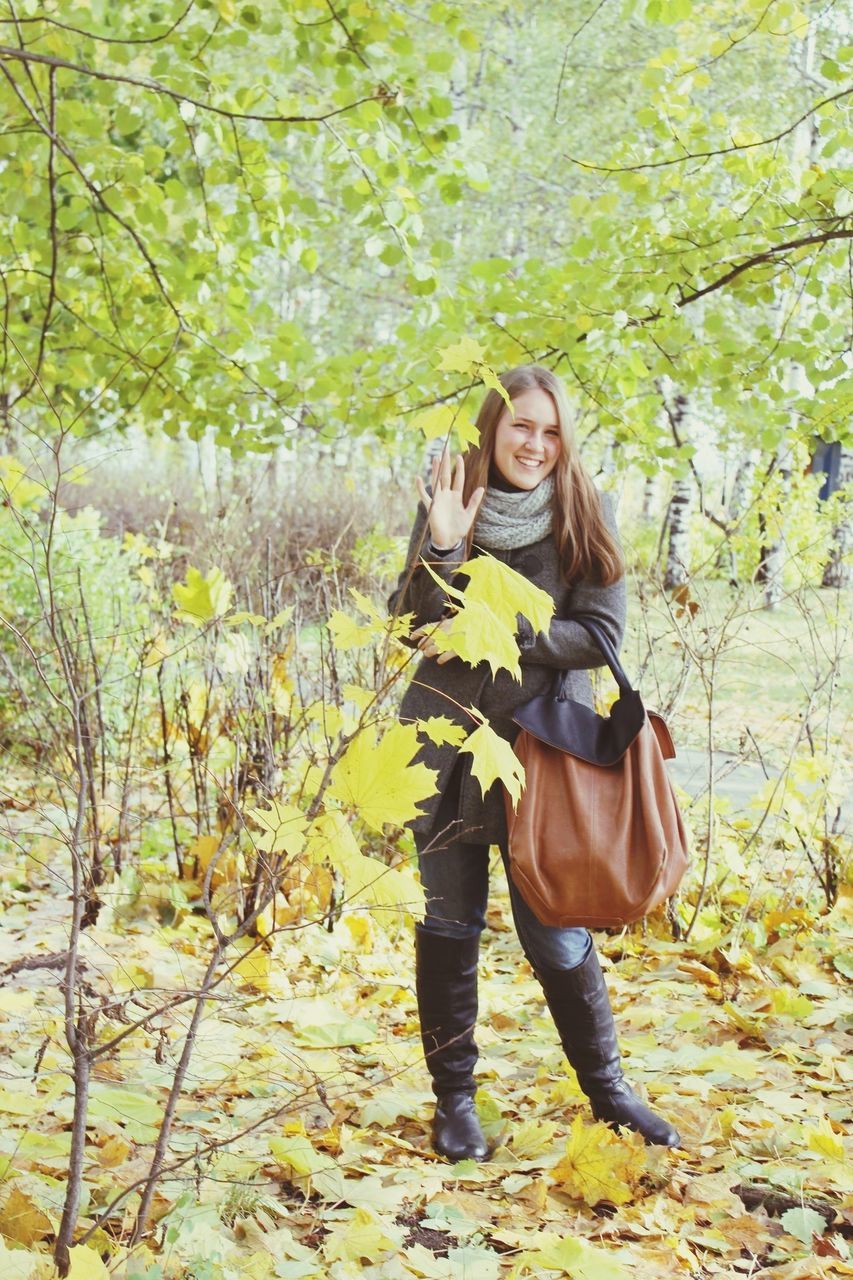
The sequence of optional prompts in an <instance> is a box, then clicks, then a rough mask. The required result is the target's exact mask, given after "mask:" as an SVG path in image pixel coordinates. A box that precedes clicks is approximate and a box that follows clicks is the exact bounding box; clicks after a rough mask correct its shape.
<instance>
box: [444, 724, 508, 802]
mask: <svg viewBox="0 0 853 1280" xmlns="http://www.w3.org/2000/svg"><path fill="white" fill-rule="evenodd" d="M459 750H460V751H470V753H471V756H472V763H471V772H472V773H473V775H474V777H475V778H476V779H477V781H478V782H479V784H480V788H481V790H482V792H483V795H485V794H486V792H487V791H488V789H489V787H490V786H491V785H492V783H493V782H496V781H497V780H498V779H500V781H501V782H502V783H503V784H504V786H505V787H506V789H507V791H508V792H509V794H510V796H511V798H512V803H513V806H515V805H517V804H518V801H519V798H520V796H521V791H522V788H523V786H524V765H523V764H522V763H521V761H520V760H519V758H518V756H517V755H516V754H515V752H514V751H513V749H512V747H511V745H510V744H509V743H508V742H507V740H506V738H501V737H500V736H499V735H498V734H497V733H495V731H494V729H493V728H492V727H491V725H489V724H485V723H484V724H481V725H478V726H477V728H476V729H475V730H474V732H473V733H472V734H470V735H469V737H468V738H467V739H466V741H465V742H463V744H462V746H461V747H460V748H459Z"/></svg>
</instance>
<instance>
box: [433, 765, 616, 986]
mask: <svg viewBox="0 0 853 1280" xmlns="http://www.w3.org/2000/svg"><path fill="white" fill-rule="evenodd" d="M458 803H459V791H458V782H457V779H456V777H454V778H453V779H452V780H451V784H450V786H449V787H448V789H447V792H446V793H445V795H444V796H443V797H442V801H441V804H440V806H439V810H438V813H437V814H436V820H435V823H434V825H433V829H432V832H431V834H430V836H428V837H427V838H426V839H423V838H421V837H419V838H418V840H417V846H418V865H419V867H420V873H421V883H422V885H423V888H424V894H425V896H426V910H425V914H424V921H423V925H422V928H424V929H427V930H428V931H429V932H430V933H437V934H440V935H441V936H443V937H445V938H475V937H478V936H479V935H480V933H481V932H482V930H483V929H484V928H485V926H486V907H487V905H488V899H489V846H488V845H484V844H474V843H470V842H468V841H466V840H465V839H464V833H462V837H463V838H460V837H458V836H456V835H454V832H455V831H458V830H459V826H460V824H459V823H458V822H456V821H455V818H456V813H457V810H458ZM445 828H447V830H445ZM501 856H502V857H503V861H504V866H505V867H506V868H507V880H508V881H509V899H510V904H511V906H512V917H513V921H514V923H515V931H516V933H517V934H518V938H519V941H520V943H521V947H522V950H523V951H524V954H525V955H526V956H527V959H528V960H529V961H530V964H531V965H532V966H533V968H534V969H538V968H540V967H544V968H547V969H563V970H565V969H574V968H575V967H576V966H577V965H579V964H582V963H583V962H584V960H585V959H586V957H587V956H588V954H589V951H590V948H591V946H592V939H591V938H590V936H589V933H588V932H587V930H586V929H555V928H552V927H551V926H550V925H545V924H542V923H541V921H539V920H538V919H537V918H536V916H535V915H534V914H533V912H532V911H531V910H530V907H528V905H527V903H526V902H525V901H524V899H523V898H522V896H521V894H520V893H519V891H518V889H517V888H516V887H515V885H514V883H513V881H512V877H511V876H510V874H509V866H508V861H507V853H506V849H505V848H501Z"/></svg>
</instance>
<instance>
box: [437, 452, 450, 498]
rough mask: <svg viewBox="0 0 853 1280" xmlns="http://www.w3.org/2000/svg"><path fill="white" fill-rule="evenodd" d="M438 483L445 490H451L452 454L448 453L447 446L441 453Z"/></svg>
mask: <svg viewBox="0 0 853 1280" xmlns="http://www.w3.org/2000/svg"><path fill="white" fill-rule="evenodd" d="M438 481H439V484H440V485H441V486H442V488H443V489H448V488H450V454H449V453H448V452H447V446H446V445H445V447H444V449H442V451H441V461H440V462H439V466H438Z"/></svg>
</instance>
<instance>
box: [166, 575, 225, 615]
mask: <svg viewBox="0 0 853 1280" xmlns="http://www.w3.org/2000/svg"><path fill="white" fill-rule="evenodd" d="M231 591H232V587H231V583H230V582H229V581H228V579H227V578H226V577H225V574H224V573H223V572H222V570H221V569H215V568H214V569H211V571H210V573H209V574H208V575H207V577H206V578H205V577H204V575H203V574H202V573H201V572H200V570H198V569H194V568H193V567H192V565H190V567H189V568H188V569H187V578H186V582H176V583H175V585H174V586H173V587H172V596H173V597H174V600H175V603H176V604H177V605H178V606H179V608H178V609H177V610H176V611H175V612H176V615H177V617H178V618H179V619H180V620H181V621H182V622H191V623H193V625H194V626H197V627H200V626H202V625H203V624H204V623H205V622H211V621H212V620H213V619H214V618H219V617H221V616H222V614H223V613H227V611H228V606H229V604H230V603H231Z"/></svg>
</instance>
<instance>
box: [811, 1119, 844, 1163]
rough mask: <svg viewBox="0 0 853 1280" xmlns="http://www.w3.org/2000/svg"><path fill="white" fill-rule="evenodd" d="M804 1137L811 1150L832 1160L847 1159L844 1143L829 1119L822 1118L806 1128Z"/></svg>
mask: <svg viewBox="0 0 853 1280" xmlns="http://www.w3.org/2000/svg"><path fill="white" fill-rule="evenodd" d="M803 1137H804V1138H805V1140H806V1146H807V1147H808V1149H809V1151H814V1152H816V1153H817V1154H818V1155H820V1156H828V1157H829V1159H830V1160H839V1161H843V1160H844V1159H845V1152H844V1144H843V1142H842V1141H841V1139H840V1138H839V1137H838V1135H837V1134H836V1132H835V1130H834V1129H833V1128H832V1125H831V1124H830V1123H829V1121H828V1120H827V1119H825V1118H824V1119H822V1120H821V1121H820V1123H819V1124H818V1125H815V1126H808V1127H806V1128H804V1129H803Z"/></svg>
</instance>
